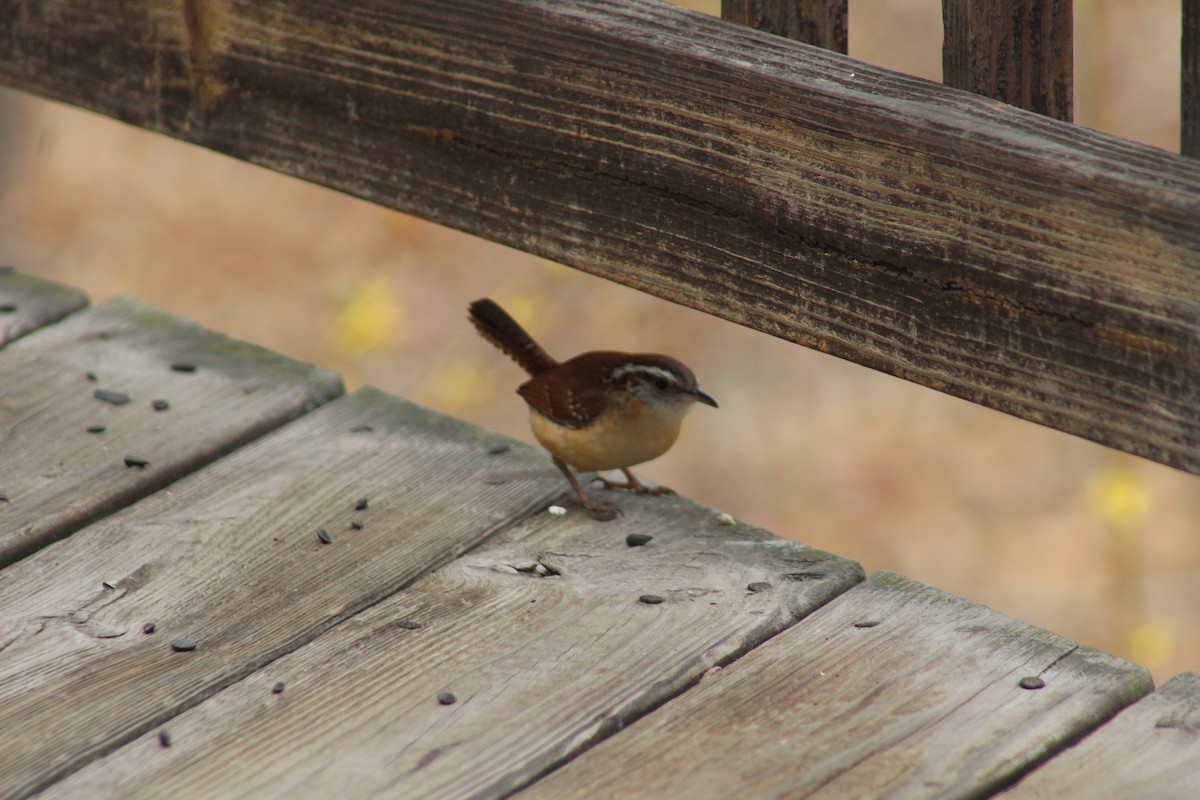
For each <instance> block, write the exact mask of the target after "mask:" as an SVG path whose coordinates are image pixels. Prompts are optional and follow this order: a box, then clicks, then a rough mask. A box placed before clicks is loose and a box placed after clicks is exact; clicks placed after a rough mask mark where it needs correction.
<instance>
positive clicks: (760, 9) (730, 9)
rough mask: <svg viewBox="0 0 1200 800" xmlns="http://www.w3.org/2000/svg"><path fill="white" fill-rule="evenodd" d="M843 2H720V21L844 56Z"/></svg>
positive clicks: (845, 13) (845, 12)
mask: <svg viewBox="0 0 1200 800" xmlns="http://www.w3.org/2000/svg"><path fill="white" fill-rule="evenodd" d="M848 5H849V3H848V1H847V0H721V17H722V18H723V19H727V20H729V21H730V22H737V23H740V24H742V25H749V26H750V27H751V28H757V29H758V30H760V31H765V32H767V33H773V34H775V35H776V36H786V37H787V38H789V39H795V40H796V41H798V42H804V43H805V44H812V45H816V46H817V47H824V48H825V49H826V50H833V51H834V52H837V53H845V52H847V49H848V47H849V44H850V40H849V35H848V31H849V26H848V25H847V17H848V16H849V8H848Z"/></svg>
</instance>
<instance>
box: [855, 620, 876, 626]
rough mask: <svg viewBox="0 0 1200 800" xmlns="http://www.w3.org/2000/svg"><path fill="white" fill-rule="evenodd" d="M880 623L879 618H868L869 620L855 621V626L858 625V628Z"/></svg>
mask: <svg viewBox="0 0 1200 800" xmlns="http://www.w3.org/2000/svg"><path fill="white" fill-rule="evenodd" d="M878 624H879V620H877V619H867V620H863V621H862V622H856V623H854V627H856V628H874V627H875V626H876V625H878Z"/></svg>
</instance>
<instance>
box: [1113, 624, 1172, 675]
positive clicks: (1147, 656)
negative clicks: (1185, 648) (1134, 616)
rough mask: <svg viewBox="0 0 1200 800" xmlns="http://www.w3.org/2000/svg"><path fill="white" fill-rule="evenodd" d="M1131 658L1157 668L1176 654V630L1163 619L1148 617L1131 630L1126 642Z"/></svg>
mask: <svg viewBox="0 0 1200 800" xmlns="http://www.w3.org/2000/svg"><path fill="white" fill-rule="evenodd" d="M1125 650H1126V652H1128V653H1129V659H1130V660H1131V661H1134V662H1137V663H1138V664H1141V665H1143V666H1145V667H1148V668H1149V669H1152V670H1153V669H1156V668H1158V667H1160V666H1161V665H1162V664H1164V663H1165V662H1166V661H1167V659H1169V658H1170V657H1171V656H1172V655H1174V654H1175V632H1174V631H1173V630H1172V629H1171V625H1170V623H1169V622H1167V621H1166V620H1163V619H1147V620H1145V621H1143V622H1142V623H1141V624H1139V625H1137V626H1136V627H1135V628H1134V629H1133V630H1132V631H1130V632H1129V636H1128V639H1127V641H1126V643H1125Z"/></svg>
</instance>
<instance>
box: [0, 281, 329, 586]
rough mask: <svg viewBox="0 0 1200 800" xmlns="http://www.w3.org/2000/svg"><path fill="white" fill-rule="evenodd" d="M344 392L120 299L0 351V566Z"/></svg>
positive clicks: (305, 368) (319, 372)
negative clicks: (133, 462)
mask: <svg viewBox="0 0 1200 800" xmlns="http://www.w3.org/2000/svg"><path fill="white" fill-rule="evenodd" d="M173 365H174V366H176V367H181V368H182V367H184V366H191V367H194V371H191V372H184V371H180V370H179V369H173V368H172V367H173ZM97 391H100V392H106V391H108V392H119V393H121V394H124V395H126V396H127V397H128V398H129V400H128V402H126V403H124V404H121V405H115V404H113V403H111V402H106V401H104V400H101V399H97V397H96V395H95V393H96V392H97ZM341 392H342V383H341V379H340V378H339V377H338V376H336V375H334V374H333V373H331V372H329V371H327V370H324V369H321V368H319V367H315V366H311V365H309V364H302V363H300V362H297V361H293V360H292V359H289V358H285V357H284V356H281V355H278V354H276V353H272V352H269V351H267V350H264V349H262V348H260V347H256V346H254V345H249V344H245V343H242V342H236V341H233V340H231V339H229V338H227V337H225V336H221V335H220V334H216V333H213V332H211V331H207V330H204V329H203V328H201V327H199V326H198V325H195V324H194V323H191V322H187V321H184V320H181V319H179V318H177V317H174V316H172V315H170V314H168V313H166V312H163V311H160V310H158V309H155V308H152V307H151V306H148V305H146V304H144V303H141V302H139V301H136V300H132V299H129V298H121V299H117V300H113V301H112V302H109V303H105V304H103V305H100V306H96V307H94V308H90V309H88V310H87V311H84V312H80V313H78V314H75V315H73V316H71V317H69V318H67V319H65V320H63V321H62V322H60V323H58V324H56V325H53V326H51V327H49V328H44V329H42V330H40V331H38V332H36V333H33V334H30V335H29V336H26V337H24V338H22V339H20V340H18V341H16V342H13V343H12V344H10V345H9V346H8V347H6V348H4V349H3V350H0V494H3V496H4V498H5V499H4V500H0V566H2V565H4V564H6V563H9V562H11V561H13V560H15V559H17V558H20V557H22V556H24V555H26V554H28V553H30V552H32V551H34V550H36V549H37V548H39V547H42V546H44V545H46V544H47V543H49V542H52V541H54V540H55V539H58V538H60V537H62V536H65V535H67V534H69V533H70V532H71V531H73V530H76V529H78V528H79V527H81V526H82V525H84V524H86V523H87V522H89V521H90V520H93V519H96V518H97V517H99V516H102V515H103V514H106V513H109V512H111V511H113V510H115V509H117V508H120V507H121V506H123V505H126V504H128V503H131V502H133V501H134V500H136V499H137V498H139V497H142V496H144V495H146V494H149V493H150V492H153V491H155V490H157V489H159V488H161V487H163V486H165V485H166V484H167V483H169V482H170V481H172V480H174V479H175V478H177V477H179V476H180V475H182V474H184V473H186V472H189V471H191V470H193V469H196V468H197V467H199V466H200V465H202V464H205V463H207V462H209V461H211V460H213V459H214V458H217V457H218V456H220V455H221V454H223V453H225V452H228V451H229V450H231V449H233V448H235V447H237V446H239V445H241V444H243V443H245V442H247V441H249V440H251V439H253V438H255V437H257V436H260V435H262V434H263V433H265V432H266V431H268V430H270V429H272V428H275V427H278V426H279V425H282V424H283V423H285V422H287V421H288V420H291V419H294V418H295V417H297V416H299V415H300V414H303V413H304V412H306V411H308V410H310V409H312V408H314V407H316V406H318V405H320V404H321V403H324V402H326V401H327V400H329V399H330V398H332V397H335V396H337V395H339V394H341ZM114 399H115V398H114ZM155 400H162V401H166V402H167V404H168V408H166V409H164V410H155V408H154V407H153V406H152V403H153V402H154V401H155ZM93 426H102V427H103V428H104V430H103V431H102V432H94V433H90V432H89V430H88V429H89V428H91V427H93ZM127 457H133V458H140V459H144V460H145V461H147V462H149V463H148V465H146V466H128V465H127V462H126V458H127Z"/></svg>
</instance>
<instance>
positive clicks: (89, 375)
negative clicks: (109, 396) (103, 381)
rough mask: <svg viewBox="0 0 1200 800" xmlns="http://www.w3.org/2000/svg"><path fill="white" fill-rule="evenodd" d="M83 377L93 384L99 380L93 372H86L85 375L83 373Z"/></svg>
mask: <svg viewBox="0 0 1200 800" xmlns="http://www.w3.org/2000/svg"><path fill="white" fill-rule="evenodd" d="M83 377H85V378H87V379H88V380H89V381H91V382H92V383H95V382H96V381H98V380H100V379H99V378H97V377H96V373H94V372H86V373H84V375H83Z"/></svg>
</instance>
